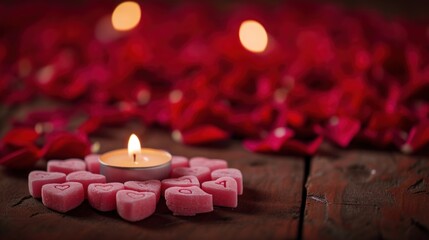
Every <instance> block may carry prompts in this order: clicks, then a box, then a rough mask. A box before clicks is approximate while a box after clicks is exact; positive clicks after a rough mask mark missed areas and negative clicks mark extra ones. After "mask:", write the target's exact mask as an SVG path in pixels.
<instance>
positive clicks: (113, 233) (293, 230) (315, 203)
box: [0, 124, 429, 239]
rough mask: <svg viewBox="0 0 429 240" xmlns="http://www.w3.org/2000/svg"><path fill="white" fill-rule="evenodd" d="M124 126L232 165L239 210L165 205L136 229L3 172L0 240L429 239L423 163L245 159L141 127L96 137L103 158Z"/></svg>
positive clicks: (339, 154)
mask: <svg viewBox="0 0 429 240" xmlns="http://www.w3.org/2000/svg"><path fill="white" fill-rule="evenodd" d="M130 129H132V131H133V132H136V133H137V134H138V135H139V136H140V137H141V140H142V143H143V144H144V146H147V147H156V148H163V149H166V150H168V151H170V152H171V153H172V154H174V155H183V156H187V157H193V156H205V157H209V158H223V159H226V160H228V162H229V165H230V166H231V167H234V168H238V169H240V170H241V171H242V172H243V175H244V194H243V195H242V196H240V197H239V206H238V207H237V208H236V209H231V208H222V207H215V210H214V211H213V212H211V213H206V214H200V215H197V216H195V217H178V216H173V215H172V214H171V212H170V211H169V210H168V209H167V207H166V205H165V201H163V200H161V201H160V203H159V204H158V206H157V210H156V212H155V214H154V215H152V216H151V217H149V218H147V219H145V220H142V221H140V222H137V223H129V222H126V221H124V220H122V219H121V218H120V217H119V216H118V214H117V213H116V212H108V213H102V212H98V211H96V210H95V209H93V208H91V207H90V206H89V204H88V203H87V202H84V203H83V204H82V205H81V206H79V207H78V208H76V209H74V210H72V211H70V212H68V213H65V214H62V213H58V212H55V211H52V210H50V209H48V208H46V207H44V206H43V204H42V203H41V201H40V200H38V199H33V198H32V197H31V196H30V195H29V193H28V189H27V188H28V187H27V175H28V172H13V171H10V170H7V169H4V168H0V190H1V194H0V206H1V208H0V239H118V238H127V239H155V238H156V239H197V238H203V239H297V238H298V239H344V238H350V239H375V238H385V239H407V238H408V239H429V160H428V159H427V158H421V157H410V156H404V155H399V154H394V153H389V152H371V151H357V150H353V151H338V150H336V154H330V155H329V156H316V157H314V158H312V159H310V158H309V159H304V158H302V157H301V158H300V157H290V156H280V155H260V154H254V153H250V152H248V151H246V150H244V149H243V148H242V147H241V145H240V143H239V142H234V141H232V142H229V143H226V144H225V146H219V147H190V146H184V145H182V144H178V143H175V142H174V141H172V140H171V137H170V136H169V134H168V133H167V132H166V131H163V130H159V129H144V128H143V127H142V126H141V125H139V124H130V125H128V126H126V127H123V128H112V129H106V130H105V131H104V132H105V134H104V136H103V137H98V138H96V139H93V140H94V141H99V142H100V144H101V152H105V151H108V150H111V149H114V148H119V147H123V146H124V144H125V143H126V141H127V138H128V137H129V135H130V133H131V130H130ZM38 167H39V168H41V169H43V168H45V164H41V165H40V166H38Z"/></svg>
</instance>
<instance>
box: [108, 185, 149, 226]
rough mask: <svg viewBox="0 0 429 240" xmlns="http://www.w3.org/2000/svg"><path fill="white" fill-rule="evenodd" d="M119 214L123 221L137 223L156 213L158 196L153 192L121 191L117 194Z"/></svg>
mask: <svg viewBox="0 0 429 240" xmlns="http://www.w3.org/2000/svg"><path fill="white" fill-rule="evenodd" d="M116 205H117V209H118V214H119V216H121V217H122V218H123V219H125V220H128V221H131V222H135V221H139V220H142V219H145V218H147V217H149V216H150V215H152V214H153V213H154V212H155V208H156V196H155V194H154V193H152V192H136V191H133V190H121V191H119V192H117V193H116Z"/></svg>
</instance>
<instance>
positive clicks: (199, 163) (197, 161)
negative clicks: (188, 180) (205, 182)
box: [189, 157, 228, 171]
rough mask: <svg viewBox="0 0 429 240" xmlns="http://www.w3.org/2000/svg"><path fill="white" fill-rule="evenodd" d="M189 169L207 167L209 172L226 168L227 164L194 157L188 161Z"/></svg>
mask: <svg viewBox="0 0 429 240" xmlns="http://www.w3.org/2000/svg"><path fill="white" fill-rule="evenodd" d="M189 166H191V167H208V168H210V171H214V170H217V169H222V168H227V167H228V162H227V161H225V160H222V159H208V158H204V157H194V158H191V160H189Z"/></svg>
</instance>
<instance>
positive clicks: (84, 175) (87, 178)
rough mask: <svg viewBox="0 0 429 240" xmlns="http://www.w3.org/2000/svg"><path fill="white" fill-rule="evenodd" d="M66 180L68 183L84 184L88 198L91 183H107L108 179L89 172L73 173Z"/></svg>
mask: <svg viewBox="0 0 429 240" xmlns="http://www.w3.org/2000/svg"><path fill="white" fill-rule="evenodd" d="M66 180H67V181H68V182H79V183H82V185H83V189H84V190H85V198H86V197H87V196H88V193H87V190H88V185H89V184H91V183H105V182H106V177H105V176H104V175H101V174H95V173H91V172H87V171H77V172H72V173H70V174H68V175H67V177H66Z"/></svg>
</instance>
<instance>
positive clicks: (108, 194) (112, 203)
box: [88, 182, 124, 212]
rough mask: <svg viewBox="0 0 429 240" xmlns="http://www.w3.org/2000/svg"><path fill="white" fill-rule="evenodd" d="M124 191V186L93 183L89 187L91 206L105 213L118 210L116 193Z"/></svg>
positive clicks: (113, 183) (114, 183) (120, 184)
mask: <svg viewBox="0 0 429 240" xmlns="http://www.w3.org/2000/svg"><path fill="white" fill-rule="evenodd" d="M123 189H124V184H122V183H117V182H112V183H91V184H89V186H88V202H89V204H90V205H91V206H92V207H93V208H95V209H97V210H99V211H103V212H107V211H112V210H115V209H116V193H117V192H118V191H120V190H123Z"/></svg>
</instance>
